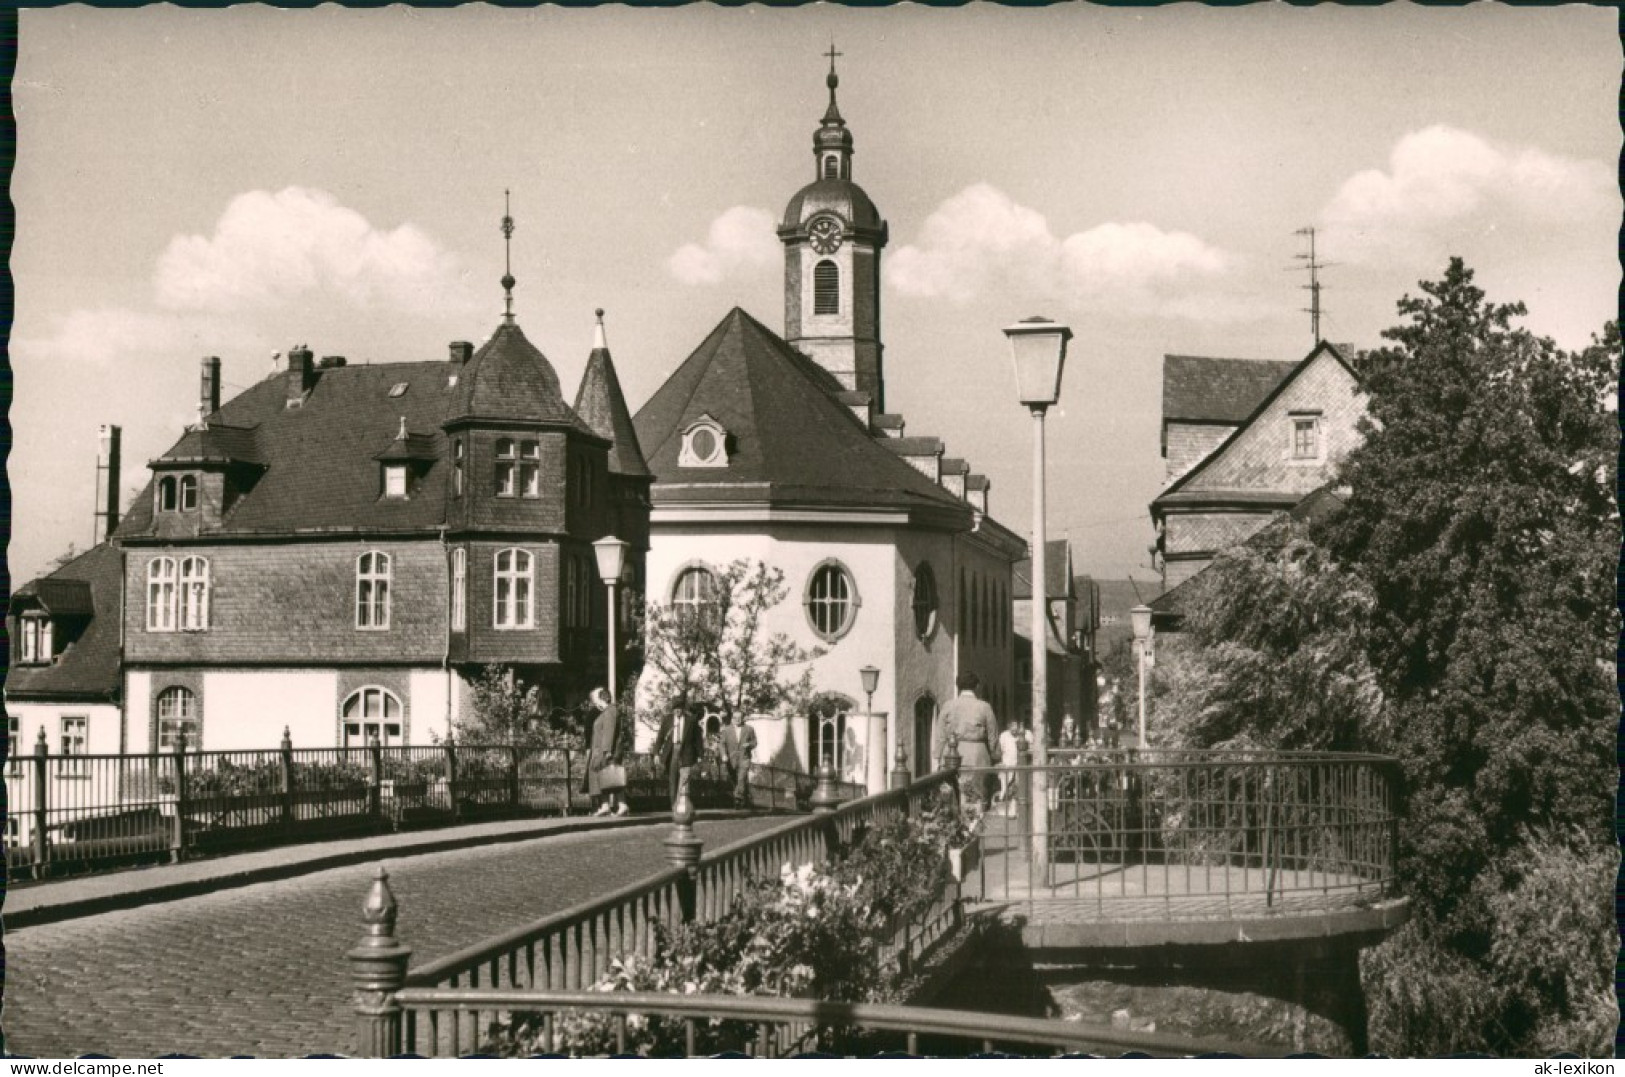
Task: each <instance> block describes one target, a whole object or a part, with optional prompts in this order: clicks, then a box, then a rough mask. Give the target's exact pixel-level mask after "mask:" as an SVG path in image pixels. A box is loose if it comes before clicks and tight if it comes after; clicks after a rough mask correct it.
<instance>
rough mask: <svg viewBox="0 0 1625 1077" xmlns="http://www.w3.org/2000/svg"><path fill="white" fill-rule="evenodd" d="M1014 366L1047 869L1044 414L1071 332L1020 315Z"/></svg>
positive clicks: (1039, 841) (1013, 332)
mask: <svg viewBox="0 0 1625 1077" xmlns="http://www.w3.org/2000/svg"><path fill="white" fill-rule="evenodd" d="M1004 335H1005V337H1006V338H1007V339H1008V340H1009V341H1010V358H1011V361H1012V362H1013V363H1014V365H1015V372H1016V398H1017V399H1018V400H1020V401H1021V403H1022V404H1023V405H1024V406H1025V407H1026V408H1027V410H1028V411H1030V412H1031V413H1032V417H1033V557H1032V635H1033V638H1032V645H1033V678H1032V681H1033V683H1032V691H1033V764H1034V766H1035V768H1036V769H1035V770H1034V772H1033V778H1034V782H1033V798H1032V804H1033V807H1032V812H1033V816H1032V835H1033V847H1032V856H1033V866H1034V867H1035V868H1038V869H1040V870H1043V871H1048V862H1049V794H1048V788H1047V787H1048V782H1047V780H1046V776H1045V772H1044V770H1043V768H1044V766H1045V765H1046V764H1047V763H1048V762H1049V750H1048V745H1049V732H1048V728H1047V722H1048V714H1047V704H1048V699H1047V695H1048V692H1049V676H1048V674H1049V668H1048V652H1049V647H1048V644H1049V624H1048V622H1049V590H1048V587H1047V583H1048V572H1047V568H1046V566H1045V564H1044V554H1045V548H1044V547H1045V544H1046V542H1047V541H1048V531H1047V527H1046V524H1045V512H1044V508H1045V506H1044V415H1045V413H1046V412H1048V411H1049V409H1050V406H1051V405H1053V404H1054V403H1055V402H1056V401H1057V400H1059V399H1060V396H1061V371H1062V368H1063V367H1064V366H1065V365H1066V345H1067V341H1069V340H1071V339H1072V330H1071V329H1069V328H1067V327H1066V326H1064V325H1061V324H1059V323H1057V322H1052V321H1050V320H1049V319H1048V318H1026V319H1024V320H1022V321H1019V322H1017V323H1016V324H1015V325H1012V326H1009V327H1008V328H1006V329H1005V331H1004Z"/></svg>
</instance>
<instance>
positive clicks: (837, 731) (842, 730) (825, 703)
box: [807, 692, 855, 773]
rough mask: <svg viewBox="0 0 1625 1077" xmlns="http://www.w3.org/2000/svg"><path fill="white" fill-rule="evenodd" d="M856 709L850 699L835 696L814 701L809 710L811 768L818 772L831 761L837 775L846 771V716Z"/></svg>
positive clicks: (836, 694)
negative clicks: (819, 768)
mask: <svg viewBox="0 0 1625 1077" xmlns="http://www.w3.org/2000/svg"><path fill="white" fill-rule="evenodd" d="M854 706H855V704H854V703H853V702H852V701H851V700H850V699H847V698H846V697H845V696H843V695H840V694H839V693H835V692H830V693H826V694H824V695H822V696H820V697H819V698H817V699H815V700H814V701H813V703H812V706H810V707H809V708H808V710H807V721H808V722H809V723H810V728H809V729H808V730H807V732H808V734H809V736H808V738H807V740H808V742H809V743H810V744H811V746H812V758H811V759H809V760H807V765H808V767H810V768H812V769H817V768H818V767H820V766H822V765H823V764H824V763H825V762H826V761H828V762H829V763H830V764H831V765H833V766H834V767H835V770H836V773H841V772H843V771H844V770H845V769H846V764H847V762H848V759H847V751H846V748H847V744H846V716H847V715H848V714H850V713H851V712H852V709H853V707H854Z"/></svg>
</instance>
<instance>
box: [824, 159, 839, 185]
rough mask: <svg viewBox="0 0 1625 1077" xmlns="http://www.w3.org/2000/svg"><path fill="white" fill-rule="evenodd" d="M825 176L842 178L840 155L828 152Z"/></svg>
mask: <svg viewBox="0 0 1625 1077" xmlns="http://www.w3.org/2000/svg"><path fill="white" fill-rule="evenodd" d="M824 178H825V179H840V178H841V159H840V158H839V157H837V156H835V154H833V153H830V154H826V155H825V156H824Z"/></svg>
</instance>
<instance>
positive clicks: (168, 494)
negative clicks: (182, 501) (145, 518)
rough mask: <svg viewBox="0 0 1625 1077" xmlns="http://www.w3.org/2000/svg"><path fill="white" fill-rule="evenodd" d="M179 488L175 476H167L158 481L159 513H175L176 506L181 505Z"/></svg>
mask: <svg viewBox="0 0 1625 1077" xmlns="http://www.w3.org/2000/svg"><path fill="white" fill-rule="evenodd" d="M178 487H179V483H178V482H177V480H176V479H175V477H174V476H173V475H165V476H164V477H163V478H161V479H159V480H158V492H157V495H156V497H157V501H158V504H157V506H156V508H157V510H158V511H159V512H174V511H175V506H176V505H177V504H178V503H179V498H178V496H177V493H176V491H177V489H178Z"/></svg>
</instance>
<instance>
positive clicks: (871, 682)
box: [858, 666, 886, 796]
mask: <svg viewBox="0 0 1625 1077" xmlns="http://www.w3.org/2000/svg"><path fill="white" fill-rule="evenodd" d="M858 676H859V677H860V678H861V679H862V681H863V694H864V696H865V697H866V698H867V700H868V702H867V703H866V704H865V707H864V714H865V715H866V716H867V718H868V723H869V728H868V730H867V733H868V739H869V749H868V756H867V758H868V763H869V765H868V766H867V767H866V768H865V770H864V777H865V779H866V780H865V783H864V784H865V785H866V787H867V788H868V790H869V794H870V795H871V796H873V795H874V794H876V793H884V792H885V791H886V716H885V715H884V714H876V713H875V689H876V688H879V687H880V670H878V669H876V668H875V667H874V666H864V667H863V668H862V669H860V670H858Z"/></svg>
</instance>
